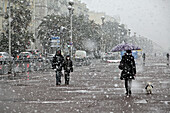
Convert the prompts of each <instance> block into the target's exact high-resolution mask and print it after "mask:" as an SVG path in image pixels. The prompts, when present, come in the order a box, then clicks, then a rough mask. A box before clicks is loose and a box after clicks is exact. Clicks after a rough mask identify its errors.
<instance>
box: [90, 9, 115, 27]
mask: <svg viewBox="0 0 170 113" xmlns="http://www.w3.org/2000/svg"><path fill="white" fill-rule="evenodd" d="M88 15H89V19H90V20H94V21H95V23H97V24H100V25H101V24H102V19H101V18H102V16H104V18H105V21H111V22H114V21H117V19H115V18H114V17H111V16H109V15H106V14H105V13H104V12H94V11H89V12H88Z"/></svg>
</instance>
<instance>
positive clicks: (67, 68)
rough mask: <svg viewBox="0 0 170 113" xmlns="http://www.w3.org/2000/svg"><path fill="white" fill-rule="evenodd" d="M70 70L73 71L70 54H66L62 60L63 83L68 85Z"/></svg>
mask: <svg viewBox="0 0 170 113" xmlns="http://www.w3.org/2000/svg"><path fill="white" fill-rule="evenodd" d="M70 72H73V63H72V60H71V59H70V56H69V55H67V56H66V58H65V61H64V75H65V85H69V80H70Z"/></svg>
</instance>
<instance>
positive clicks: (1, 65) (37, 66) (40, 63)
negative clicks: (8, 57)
mask: <svg viewBox="0 0 170 113" xmlns="http://www.w3.org/2000/svg"><path fill="white" fill-rule="evenodd" d="M10 68H12V70H11V72H12V73H24V72H31V71H40V70H45V69H50V68H51V62H50V60H38V59H34V60H30V61H23V60H15V61H13V62H11V66H10V62H8V61H0V74H8V72H9V71H10Z"/></svg>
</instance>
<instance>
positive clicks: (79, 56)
mask: <svg viewBox="0 0 170 113" xmlns="http://www.w3.org/2000/svg"><path fill="white" fill-rule="evenodd" d="M74 59H75V62H74V65H75V66H87V65H90V64H91V61H90V58H89V57H88V56H87V53H86V51H83V50H77V51H76V53H75V58H74Z"/></svg>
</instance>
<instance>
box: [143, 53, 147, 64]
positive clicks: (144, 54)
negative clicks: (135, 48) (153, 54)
mask: <svg viewBox="0 0 170 113" xmlns="http://www.w3.org/2000/svg"><path fill="white" fill-rule="evenodd" d="M145 57H146V56H145V53H143V55H142V58H143V63H145Z"/></svg>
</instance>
